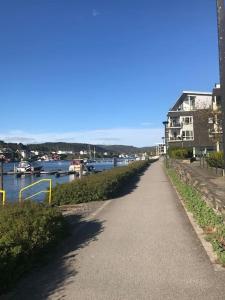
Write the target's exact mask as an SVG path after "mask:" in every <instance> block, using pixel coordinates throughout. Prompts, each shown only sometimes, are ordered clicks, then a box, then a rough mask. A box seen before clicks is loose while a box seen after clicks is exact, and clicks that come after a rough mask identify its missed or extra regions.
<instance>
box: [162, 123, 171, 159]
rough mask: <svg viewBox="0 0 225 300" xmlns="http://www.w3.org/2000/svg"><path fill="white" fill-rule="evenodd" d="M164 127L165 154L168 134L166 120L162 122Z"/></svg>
mask: <svg viewBox="0 0 225 300" xmlns="http://www.w3.org/2000/svg"><path fill="white" fill-rule="evenodd" d="M162 123H163V125H164V127H165V146H166V155H167V146H168V143H167V142H168V135H167V125H168V123H169V122H168V121H163V122H162Z"/></svg>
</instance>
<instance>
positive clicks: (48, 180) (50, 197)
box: [19, 178, 52, 204]
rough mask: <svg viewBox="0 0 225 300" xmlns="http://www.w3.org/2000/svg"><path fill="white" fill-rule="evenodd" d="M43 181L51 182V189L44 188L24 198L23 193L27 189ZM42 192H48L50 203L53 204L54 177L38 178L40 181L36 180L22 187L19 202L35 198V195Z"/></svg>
mask: <svg viewBox="0 0 225 300" xmlns="http://www.w3.org/2000/svg"><path fill="white" fill-rule="evenodd" d="M42 182H49V189H48V190H42V191H39V192H37V193H34V194H32V195H31V196H29V197H26V198H24V199H23V198H22V193H23V192H24V191H25V190H27V189H29V188H31V187H33V186H35V185H37V184H39V183H42ZM41 193H48V203H49V204H51V201H52V179H47V178H45V179H41V180H38V181H36V182H34V183H32V184H30V185H28V186H26V187H24V188H22V189H21V190H20V192H19V202H22V201H23V200H28V199H31V198H33V197H35V196H37V195H39V194H41Z"/></svg>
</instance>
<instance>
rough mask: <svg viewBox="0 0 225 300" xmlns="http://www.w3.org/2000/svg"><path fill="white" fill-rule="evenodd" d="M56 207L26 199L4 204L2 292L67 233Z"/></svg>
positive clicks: (1, 211) (1, 213)
mask: <svg viewBox="0 0 225 300" xmlns="http://www.w3.org/2000/svg"><path fill="white" fill-rule="evenodd" d="M65 229H66V227H65V221H64V219H63V217H62V215H61V213H60V212H59V211H58V210H57V209H56V208H51V207H47V206H45V205H43V204H38V203H34V202H30V201H26V202H24V203H22V204H18V203H16V204H7V205H6V206H5V207H0V293H1V292H3V291H4V290H6V289H7V288H8V287H9V286H10V285H11V284H13V283H14V282H15V281H16V280H17V279H18V278H19V277H20V276H21V275H22V274H23V273H24V272H25V271H27V270H28V269H30V268H31V266H32V265H33V264H34V263H35V262H37V260H39V259H40V257H42V254H43V253H44V252H46V250H47V249H48V248H49V247H51V246H53V245H54V244H55V243H56V242H57V241H58V240H59V239H61V238H62V237H63V235H64V233H65Z"/></svg>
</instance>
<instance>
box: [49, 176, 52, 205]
mask: <svg viewBox="0 0 225 300" xmlns="http://www.w3.org/2000/svg"><path fill="white" fill-rule="evenodd" d="M48 203H49V205H51V203H52V179H49V198H48Z"/></svg>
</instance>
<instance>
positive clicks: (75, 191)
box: [52, 161, 149, 205]
mask: <svg viewBox="0 0 225 300" xmlns="http://www.w3.org/2000/svg"><path fill="white" fill-rule="evenodd" d="M148 165H149V162H147V161H138V162H133V163H131V164H130V165H128V166H125V167H118V168H114V169H112V170H109V171H104V172H101V173H98V174H93V175H90V176H87V177H83V178H82V179H77V180H74V181H72V182H69V183H64V184H60V185H59V184H58V185H57V186H56V187H55V188H54V189H53V191H52V201H53V204H56V205H62V204H76V203H82V202H89V201H97V200H106V199H110V198H114V197H116V196H118V195H119V194H120V192H121V190H122V189H123V188H124V187H125V186H126V185H127V184H128V183H129V182H130V181H131V180H132V179H134V180H135V179H137V178H138V174H139V173H140V172H142V171H144V170H145V169H146V168H147V166H148Z"/></svg>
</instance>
